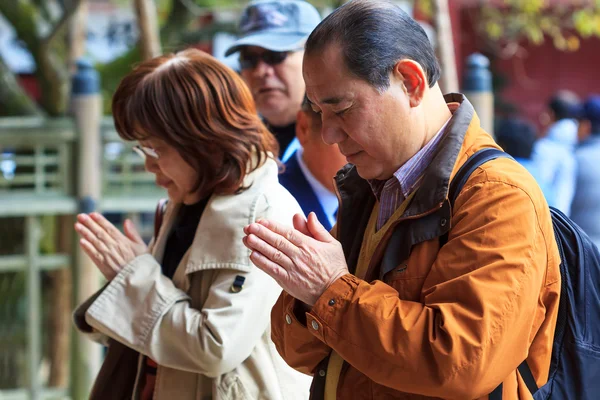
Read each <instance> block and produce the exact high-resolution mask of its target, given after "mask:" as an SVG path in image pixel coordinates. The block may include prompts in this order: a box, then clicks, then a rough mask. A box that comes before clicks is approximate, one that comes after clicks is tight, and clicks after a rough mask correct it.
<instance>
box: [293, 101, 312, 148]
mask: <svg viewBox="0 0 600 400" xmlns="http://www.w3.org/2000/svg"><path fill="white" fill-rule="evenodd" d="M309 135H310V126H309V121H308V117H307V116H306V113H305V112H304V111H302V110H300V111H298V113H297V114H296V137H297V138H298V141H299V142H300V144H301V145H302V147H304V145H305V144H306V143H307V142H308V139H309Z"/></svg>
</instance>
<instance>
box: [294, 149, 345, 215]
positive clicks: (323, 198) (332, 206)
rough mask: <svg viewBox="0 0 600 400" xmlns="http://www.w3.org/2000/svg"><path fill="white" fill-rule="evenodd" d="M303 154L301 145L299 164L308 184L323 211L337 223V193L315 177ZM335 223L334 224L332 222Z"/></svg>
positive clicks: (298, 155) (297, 153)
mask: <svg viewBox="0 0 600 400" xmlns="http://www.w3.org/2000/svg"><path fill="white" fill-rule="evenodd" d="M302 154H304V149H303V148H302V147H299V148H298V150H297V151H296V158H297V160H298V165H299V166H300V169H301V170H302V173H303V174H304V177H305V178H306V180H307V181H308V184H309V185H310V187H311V188H312V190H313V192H314V193H315V195H316V196H317V199H319V203H320V204H321V207H323V211H325V215H327V218H329V220H330V222H332V221H333V223H335V216H334V215H335V213H336V211H337V209H338V199H337V196H336V195H335V193H333V192H331V191H329V189H327V188H326V187H325V186H323V184H322V183H321V182H319V181H318V180H317V178H315V177H314V175H313V174H312V173H311V172H310V170H309V169H308V167H307V166H306V164H305V163H304V160H303V159H302ZM332 225H333V224H332Z"/></svg>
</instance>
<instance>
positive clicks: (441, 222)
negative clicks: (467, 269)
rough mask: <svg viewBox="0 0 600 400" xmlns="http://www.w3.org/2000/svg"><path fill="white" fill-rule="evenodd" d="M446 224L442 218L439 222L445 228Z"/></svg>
mask: <svg viewBox="0 0 600 400" xmlns="http://www.w3.org/2000/svg"><path fill="white" fill-rule="evenodd" d="M447 223H448V221H447V220H446V218H442V220H441V221H440V225H441V226H446V224H447Z"/></svg>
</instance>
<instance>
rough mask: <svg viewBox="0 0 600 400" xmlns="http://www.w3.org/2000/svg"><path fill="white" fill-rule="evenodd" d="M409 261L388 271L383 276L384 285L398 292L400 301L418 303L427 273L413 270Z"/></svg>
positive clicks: (416, 269) (417, 269)
mask: <svg viewBox="0 0 600 400" xmlns="http://www.w3.org/2000/svg"><path fill="white" fill-rule="evenodd" d="M410 261H412V260H409V262H403V263H400V264H398V265H397V266H396V268H394V269H393V270H392V271H390V272H389V273H388V274H387V275H386V276H385V283H387V284H388V285H390V286H391V287H393V288H394V289H396V290H397V291H398V294H399V296H398V297H399V298H400V299H401V300H408V301H419V300H420V299H421V290H422V289H423V284H424V283H425V278H427V273H426V272H427V271H426V270H420V269H419V268H415V267H414V266H413V265H414V263H411V262H410ZM417 265H418V264H417Z"/></svg>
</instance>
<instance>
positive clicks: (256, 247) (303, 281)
mask: <svg viewBox="0 0 600 400" xmlns="http://www.w3.org/2000/svg"><path fill="white" fill-rule="evenodd" d="M244 233H246V237H244V245H245V246H246V247H248V248H249V249H250V250H251V251H252V253H251V255H250V259H251V260H252V262H253V263H254V264H255V265H256V266H257V267H258V268H260V269H261V270H263V271H264V272H266V273H267V274H269V275H270V276H271V277H272V278H273V279H275V280H276V281H277V283H279V285H280V286H281V287H282V288H283V289H284V290H285V291H286V292H287V293H289V294H290V295H292V296H293V297H295V298H296V299H298V300H300V301H302V302H304V303H306V304H308V305H310V306H313V305H314V304H315V303H316V301H317V300H318V299H319V297H321V295H322V294H323V292H325V291H326V290H327V288H329V286H331V285H332V284H333V283H334V282H335V281H336V280H337V279H339V278H340V277H342V276H344V275H346V274H347V273H348V267H347V265H346V259H345V257H344V251H343V250H342V245H341V244H340V242H338V241H337V240H336V239H335V238H334V237H333V236H331V235H330V234H329V232H328V231H327V230H326V229H325V227H323V225H321V223H320V222H319V220H318V219H317V217H316V215H315V214H314V213H310V214H309V216H308V220H304V218H303V216H302V215H301V214H296V215H295V216H294V228H290V227H287V226H283V225H281V224H278V223H276V222H273V221H268V220H258V221H256V223H253V224H250V225H248V226H246V227H245V228H244Z"/></svg>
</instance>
